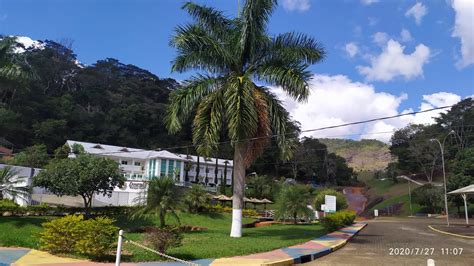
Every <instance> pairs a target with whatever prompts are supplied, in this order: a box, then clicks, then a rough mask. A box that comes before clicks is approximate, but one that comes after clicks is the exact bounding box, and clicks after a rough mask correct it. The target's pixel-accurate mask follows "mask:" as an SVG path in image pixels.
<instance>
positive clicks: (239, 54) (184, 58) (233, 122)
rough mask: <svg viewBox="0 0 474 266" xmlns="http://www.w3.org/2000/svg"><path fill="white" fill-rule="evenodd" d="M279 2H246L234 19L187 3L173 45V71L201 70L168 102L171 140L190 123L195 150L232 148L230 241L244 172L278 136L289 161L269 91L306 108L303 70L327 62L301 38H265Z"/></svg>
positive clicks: (284, 117) (283, 118)
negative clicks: (223, 141) (226, 144)
mask: <svg viewBox="0 0 474 266" xmlns="http://www.w3.org/2000/svg"><path fill="white" fill-rule="evenodd" d="M276 5H277V1H276V0H248V1H246V2H245V4H244V5H243V8H242V11H241V12H240V14H239V16H238V17H237V18H228V17H226V16H225V15H224V14H223V13H222V12H221V11H218V10H216V9H213V8H211V7H206V6H200V5H197V4H194V3H186V4H185V5H184V6H183V9H185V10H186V11H187V12H188V13H189V14H190V15H191V16H192V17H193V18H194V23H192V24H189V25H185V26H178V27H177V28H176V30H175V34H174V36H173V37H172V39H171V42H170V43H171V45H172V46H174V47H175V48H176V49H177V51H178V55H177V57H176V58H175V60H174V62H173V66H172V70H173V71H178V72H184V71H187V70H198V71H199V70H201V71H203V72H205V73H206V74H197V75H195V76H193V77H192V78H190V79H189V80H187V81H185V82H184V84H183V87H182V88H180V89H178V90H176V91H174V92H173V93H172V94H171V96H170V106H169V109H168V111H167V115H166V119H165V121H166V125H167V127H168V130H169V131H170V133H176V132H178V131H179V130H180V129H181V128H182V124H183V123H185V122H187V121H188V120H189V119H190V117H191V115H193V114H195V115H194V119H193V128H192V130H193V134H192V136H193V143H194V144H195V145H196V146H197V151H198V153H199V154H202V155H203V156H206V157H209V156H210V155H211V154H213V152H215V151H216V150H217V148H218V142H219V140H220V136H221V133H223V132H226V133H227V135H228V138H229V139H230V141H231V142H232V145H233V148H234V167H235V168H234V171H235V175H234V178H235V179H234V191H233V193H234V198H233V203H232V206H233V211H232V229H231V234H230V235H231V237H240V236H241V235H242V223H241V217H242V207H243V197H244V187H245V180H244V179H245V170H246V168H248V167H249V166H250V164H251V163H252V162H253V161H254V160H255V159H256V158H257V157H258V156H259V155H260V154H261V153H262V152H263V149H264V147H265V145H266V144H267V143H268V141H269V137H270V136H271V135H272V133H273V134H275V135H277V138H276V140H277V143H278V146H279V148H280V149H281V151H283V152H282V156H283V157H285V158H288V156H290V155H291V149H290V144H291V141H289V138H287V134H289V133H291V132H290V130H289V128H290V126H289V121H290V120H289V115H288V112H287V111H286V110H285V109H284V108H283V106H282V104H281V102H280V101H279V100H278V99H277V97H276V96H275V94H273V93H272V92H271V90H270V88H269V87H268V86H270V85H271V86H279V87H281V88H282V89H283V90H284V91H285V92H286V93H288V94H289V95H290V96H291V97H293V98H294V99H296V100H298V101H304V100H306V99H307V98H308V95H309V86H308V81H309V80H310V78H311V72H310V71H308V69H307V68H308V66H309V65H310V64H314V63H316V62H318V61H320V60H321V59H323V57H324V50H323V49H322V48H321V46H320V45H319V43H318V42H316V41H315V40H314V39H313V38H310V37H308V36H306V35H304V34H301V33H294V32H291V33H284V34H279V35H276V36H269V35H268V33H267V31H266V29H267V24H268V21H269V19H270V15H271V13H272V12H273V10H274V9H275V7H276Z"/></svg>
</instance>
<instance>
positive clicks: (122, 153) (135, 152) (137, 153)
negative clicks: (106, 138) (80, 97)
mask: <svg viewBox="0 0 474 266" xmlns="http://www.w3.org/2000/svg"><path fill="white" fill-rule="evenodd" d="M66 144H67V145H68V146H69V147H72V145H74V144H79V145H81V146H82V147H84V151H85V152H86V153H89V154H94V155H102V156H112V157H117V158H130V159H139V160H147V159H154V158H165V159H170V160H183V161H186V160H189V159H186V154H175V153H172V152H169V151H167V150H158V151H157V150H145V149H137V148H130V147H124V146H115V145H107V144H102V143H92V142H83V141H75V140H68V141H66ZM190 157H191V159H190V160H191V161H194V162H196V161H197V156H194V155H190ZM224 161H225V160H224V159H218V165H224ZM227 161H229V164H228V166H232V161H230V160H227ZM200 162H202V163H204V157H201V158H200ZM206 163H207V164H215V163H216V160H215V159H214V158H211V159H210V160H208V161H206Z"/></svg>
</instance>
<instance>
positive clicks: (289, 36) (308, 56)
mask: <svg viewBox="0 0 474 266" xmlns="http://www.w3.org/2000/svg"><path fill="white" fill-rule="evenodd" d="M325 55H326V51H325V50H324V48H323V47H322V45H321V44H320V43H319V42H317V41H316V40H315V39H313V38H311V37H309V36H307V35H306V34H302V33H296V32H288V33H284V34H280V35H278V36H277V37H276V38H274V39H273V41H272V43H271V45H270V47H268V51H267V53H266V54H265V56H266V57H267V58H270V60H273V59H280V60H283V61H286V62H300V63H305V64H315V63H317V62H319V61H321V60H323V59H324V57H325Z"/></svg>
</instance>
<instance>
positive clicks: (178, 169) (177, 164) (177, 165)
mask: <svg viewBox="0 0 474 266" xmlns="http://www.w3.org/2000/svg"><path fill="white" fill-rule="evenodd" d="M175 169H176V175H177V176H180V173H181V162H180V161H176V168H175Z"/></svg>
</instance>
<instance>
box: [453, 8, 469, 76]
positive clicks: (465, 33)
mask: <svg viewBox="0 0 474 266" xmlns="http://www.w3.org/2000/svg"><path fill="white" fill-rule="evenodd" d="M452 7H453V9H454V11H455V12H456V19H455V23H454V31H453V35H452V36H453V37H457V38H459V39H461V56H462V57H461V59H460V60H459V61H458V62H457V64H456V65H457V67H459V68H463V67H466V66H468V65H470V64H473V63H474V30H473V26H474V1H472V0H453V1H452Z"/></svg>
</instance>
